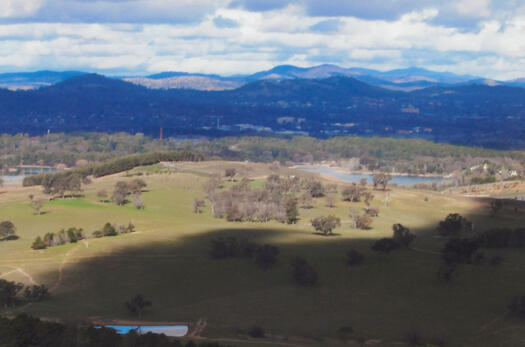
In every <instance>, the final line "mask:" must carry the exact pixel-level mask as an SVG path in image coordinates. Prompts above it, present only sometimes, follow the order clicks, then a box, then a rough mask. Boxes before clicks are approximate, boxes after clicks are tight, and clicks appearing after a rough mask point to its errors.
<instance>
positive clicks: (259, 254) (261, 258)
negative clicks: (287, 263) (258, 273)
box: [255, 245, 279, 271]
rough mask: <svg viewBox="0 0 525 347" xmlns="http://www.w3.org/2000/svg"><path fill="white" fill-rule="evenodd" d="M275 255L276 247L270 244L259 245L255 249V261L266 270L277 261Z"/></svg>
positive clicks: (277, 251)
mask: <svg viewBox="0 0 525 347" xmlns="http://www.w3.org/2000/svg"><path fill="white" fill-rule="evenodd" d="M277 255H279V249H278V248H277V247H275V246H271V245H264V246H259V247H257V249H256V250H255V262H256V263H257V265H259V267H260V268H261V269H263V270H264V271H266V270H268V269H269V268H270V267H272V266H273V265H274V264H275V263H276V262H277Z"/></svg>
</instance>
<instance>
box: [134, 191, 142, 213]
mask: <svg viewBox="0 0 525 347" xmlns="http://www.w3.org/2000/svg"><path fill="white" fill-rule="evenodd" d="M132 200H133V205H134V206H135V208H137V210H143V209H144V200H142V195H141V194H140V192H139V193H133V196H132Z"/></svg>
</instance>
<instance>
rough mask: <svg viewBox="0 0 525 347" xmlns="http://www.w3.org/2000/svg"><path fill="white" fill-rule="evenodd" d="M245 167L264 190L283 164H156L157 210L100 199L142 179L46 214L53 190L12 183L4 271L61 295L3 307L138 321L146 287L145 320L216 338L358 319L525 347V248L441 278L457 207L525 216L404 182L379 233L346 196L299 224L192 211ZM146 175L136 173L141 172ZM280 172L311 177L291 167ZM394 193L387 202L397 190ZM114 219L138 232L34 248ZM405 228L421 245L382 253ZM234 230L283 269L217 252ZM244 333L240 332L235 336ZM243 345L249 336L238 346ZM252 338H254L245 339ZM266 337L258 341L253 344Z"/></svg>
mask: <svg viewBox="0 0 525 347" xmlns="http://www.w3.org/2000/svg"><path fill="white" fill-rule="evenodd" d="M226 167H236V168H237V171H238V172H240V173H241V175H243V176H249V177H252V178H253V179H254V181H253V183H252V186H253V187H260V186H261V185H262V183H261V180H262V179H263V178H264V176H266V175H268V174H270V173H272V172H274V171H272V170H270V168H269V167H268V166H267V165H264V164H247V163H226V162H203V163H188V164H181V165H178V166H177V167H175V168H172V169H170V170H167V169H164V168H162V167H161V166H159V165H157V166H154V167H149V168H142V169H135V171H136V172H138V171H142V172H143V173H144V175H142V176H140V177H141V178H143V179H144V180H145V181H146V182H147V184H148V187H147V191H146V192H145V193H144V194H143V199H144V202H145V207H146V208H145V210H142V211H141V210H136V209H135V208H134V207H133V206H132V204H128V205H126V206H123V207H119V206H116V205H115V204H112V203H104V202H100V201H99V199H98V198H97V197H96V192H97V191H99V190H101V189H107V190H108V191H112V189H113V186H114V185H115V182H117V181H118V180H131V179H133V178H134V176H133V175H131V174H129V173H127V174H126V173H123V174H120V175H114V176H110V177H105V178H101V179H96V180H94V182H93V183H92V184H91V185H88V186H86V187H85V190H84V196H83V197H82V198H78V199H67V200H55V201H50V202H47V203H45V204H44V207H43V209H42V211H43V212H44V213H43V214H42V215H40V216H37V215H35V214H34V213H33V211H32V209H31V208H30V206H29V199H28V196H29V194H35V195H38V196H42V193H41V192H40V187H33V188H6V189H4V191H3V192H2V194H0V220H11V221H12V222H13V223H14V224H15V225H16V227H17V229H18V235H19V236H20V239H19V240H16V241H9V242H0V276H2V278H5V279H9V280H16V281H21V282H24V283H27V284H30V283H39V284H47V285H48V286H49V287H50V288H51V292H52V299H51V300H48V301H44V302H41V303H35V304H31V305H25V306H20V307H18V308H16V309H14V310H11V311H0V313H3V314H16V313H20V312H27V313H30V314H34V315H37V316H41V317H47V318H61V319H68V320H85V319H86V318H88V319H91V320H99V321H110V320H129V319H131V317H130V316H129V315H128V314H127V312H126V311H125V309H124V302H125V301H126V300H128V299H130V298H131V297H132V296H134V295H135V294H138V293H142V294H143V295H145V296H146V297H148V298H150V299H151V300H152V302H153V306H152V307H151V309H150V310H149V311H147V312H146V314H145V316H144V319H145V320H147V321H151V322H155V321H158V322H160V321H162V322H187V323H190V324H193V323H195V322H197V321H198V320H199V319H200V320H204V321H206V322H207V327H206V329H205V330H204V332H203V336H207V337H211V338H217V337H223V338H232V339H241V340H242V339H244V338H245V333H242V331H246V330H247V329H249V328H250V327H251V326H252V325H255V324H256V325H260V326H262V327H264V328H265V330H266V331H267V332H268V333H269V334H270V335H271V336H272V337H271V341H274V343H277V341H280V343H282V344H286V343H288V344H292V345H293V344H296V345H304V344H320V345H323V344H324V345H327V346H329V345H334V344H336V343H342V342H338V341H337V340H336V338H337V330H338V329H339V328H340V327H342V326H351V327H353V329H354V331H355V333H354V334H353V336H352V339H353V340H354V341H355V339H357V338H358V337H360V336H362V337H363V338H365V339H366V340H368V341H369V342H370V343H375V344H377V345H392V344H395V343H398V342H402V341H405V337H406V335H407V334H409V333H414V332H417V333H419V334H421V336H423V337H424V339H425V340H426V341H434V340H437V339H445V340H446V341H447V342H449V343H450V345H470V346H482V345H486V346H493V345H504V346H516V345H520V344H523V343H525V324H524V323H523V322H520V321H518V320H516V319H514V318H512V317H509V316H508V315H507V314H506V307H507V304H508V302H509V300H510V299H511V298H512V297H513V296H514V295H516V294H519V293H521V292H523V291H525V276H523V273H524V272H525V254H523V252H522V251H520V250H512V251H508V250H498V251H486V252H485V253H486V254H489V255H492V254H494V255H496V254H497V255H501V256H502V257H503V258H504V264H503V265H501V266H500V267H490V266H488V265H481V266H474V265H463V266H460V268H459V273H458V276H457V278H456V279H455V280H454V281H453V282H452V283H448V284H445V283H441V282H440V281H439V280H438V278H437V276H436V272H437V270H438V268H439V265H440V264H441V259H440V255H439V254H437V252H439V250H440V249H441V248H442V246H443V243H444V240H443V239H441V238H439V237H437V236H436V233H435V228H436V225H437V223H438V222H439V221H440V220H442V219H443V218H444V217H445V216H446V215H447V214H448V213H452V212H458V213H461V214H462V215H464V216H466V217H467V218H469V219H471V220H472V221H473V223H474V225H475V228H476V230H484V229H487V228H489V227H493V226H509V227H515V226H521V225H523V224H524V223H523V222H524V219H525V217H524V215H523V212H521V210H518V212H515V211H514V210H513V209H507V210H503V211H502V212H501V213H500V214H499V215H498V216H497V217H490V214H489V208H488V205H487V203H486V202H483V201H481V200H474V199H466V198H461V197H453V196H446V195H442V194H439V193H432V192H423V191H416V190H406V189H398V188H394V189H392V190H390V191H389V192H382V191H377V192H375V193H374V194H375V200H374V202H373V204H372V205H373V206H375V207H378V208H379V210H380V214H379V217H378V218H375V219H374V223H373V228H372V229H371V230H366V231H360V230H359V231H358V230H352V229H351V228H350V223H349V217H348V209H349V207H350V206H353V207H356V208H361V207H363V206H364V205H363V204H362V203H348V202H342V201H341V199H340V198H338V199H337V206H336V207H335V208H328V207H325V206H324V205H325V200H324V199H323V198H320V199H316V200H315V201H314V203H315V208H313V209H309V210H304V209H301V210H300V218H301V219H300V221H299V223H298V224H297V225H294V226H288V225H283V224H279V223H276V222H270V223H267V224H261V223H228V222H226V221H224V220H219V219H215V218H213V217H212V216H211V213H210V211H209V208H208V207H205V209H204V212H203V213H202V214H198V215H197V214H194V213H193V212H192V201H193V199H194V198H195V197H199V198H204V197H205V193H204V191H203V189H202V185H203V183H204V182H205V181H206V180H207V177H208V175H209V174H211V173H214V172H216V173H218V172H223V171H224V168H226ZM132 173H133V172H132ZM280 173H281V174H300V173H297V172H294V171H291V170H286V169H281V172H280ZM385 194H389V196H390V199H389V202H388V204H385V203H384V200H385V199H384V195H385ZM326 214H334V215H337V216H339V217H340V218H341V219H342V226H341V227H340V228H338V229H336V231H335V232H336V233H337V235H336V236H332V237H322V236H319V235H316V234H314V230H313V229H312V228H311V226H310V224H309V221H310V219H312V218H314V217H316V216H320V215H326ZM106 222H111V223H117V224H127V223H128V222H132V223H133V224H135V226H136V228H137V232H136V233H133V234H126V235H120V236H116V237H106V238H101V239H89V240H88V241H87V242H79V243H77V244H69V245H63V246H57V247H52V248H48V249H46V250H42V251H33V250H31V249H30V245H31V243H32V242H33V240H34V238H35V237H36V236H38V235H40V236H43V235H44V234H45V233H46V232H56V231H58V230H60V229H62V228H68V227H73V226H74V227H82V228H83V229H84V230H85V231H87V232H88V233H89V234H90V233H91V232H92V231H93V230H96V229H100V228H101V227H102V226H103V225H104V224H105V223H106ZM394 223H402V224H404V225H406V226H408V227H409V228H410V229H411V230H412V231H413V232H414V233H416V234H417V236H418V237H417V239H416V241H415V243H414V246H413V249H410V250H399V251H395V252H393V253H391V254H389V255H382V254H376V253H375V252H373V251H371V250H370V246H371V245H372V243H373V242H374V240H376V239H378V238H381V237H390V236H391V234H392V224H394ZM230 235H235V236H238V237H239V238H246V239H249V240H251V241H254V242H257V243H271V244H273V245H276V246H278V247H279V249H280V255H279V258H278V263H277V264H276V265H275V266H274V267H273V268H272V269H270V270H269V271H267V272H264V271H262V270H260V269H259V268H258V267H257V266H256V265H255V264H254V263H253V262H251V261H248V260H244V259H231V260H212V259H210V257H209V255H208V251H209V245H210V240H211V239H212V238H214V237H217V236H230ZM352 248H354V249H357V250H359V251H361V252H362V253H364V254H365V261H364V263H363V265H362V266H360V267H357V268H351V269H350V268H348V267H347V266H346V265H345V261H346V258H345V253H346V252H347V251H348V250H349V249H352ZM294 256H302V257H304V258H306V259H307V260H308V261H309V262H310V263H311V264H312V265H313V266H314V267H315V268H316V269H317V271H318V274H319V278H320V284H319V285H317V286H316V287H315V288H299V287H296V286H294V285H293V283H292V280H291V269H290V266H289V261H290V259H291V258H293V257H294ZM232 341H233V340H232ZM232 344H236V343H232ZM239 345H243V344H242V343H240V344H239ZM250 345H253V344H250Z"/></svg>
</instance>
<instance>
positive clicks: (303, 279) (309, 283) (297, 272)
mask: <svg viewBox="0 0 525 347" xmlns="http://www.w3.org/2000/svg"><path fill="white" fill-rule="evenodd" d="M291 265H292V269H293V271H292V276H293V279H294V282H295V283H296V284H297V285H299V286H303V287H313V286H314V285H315V284H317V281H318V277H317V271H315V269H314V268H313V267H312V266H311V265H310V264H308V262H307V261H306V260H305V259H303V258H300V257H295V258H293V259H292V261H291Z"/></svg>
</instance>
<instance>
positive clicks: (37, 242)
mask: <svg viewBox="0 0 525 347" xmlns="http://www.w3.org/2000/svg"><path fill="white" fill-rule="evenodd" d="M31 248H32V249H34V250H38V249H46V244H45V243H44V241H42V238H41V237H40V236H37V237H36V239H35V241H33V244H32V245H31Z"/></svg>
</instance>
